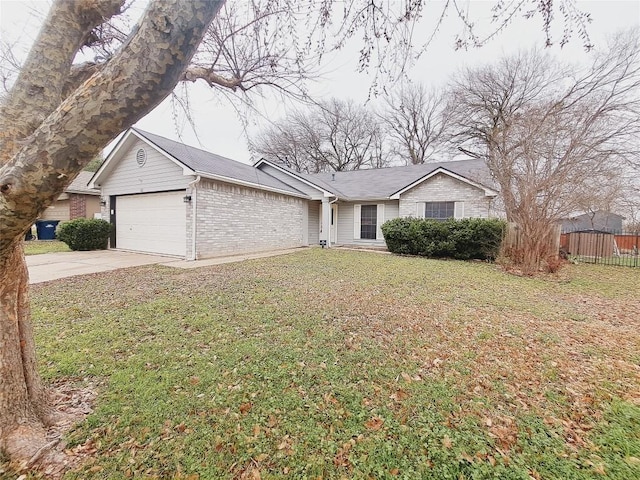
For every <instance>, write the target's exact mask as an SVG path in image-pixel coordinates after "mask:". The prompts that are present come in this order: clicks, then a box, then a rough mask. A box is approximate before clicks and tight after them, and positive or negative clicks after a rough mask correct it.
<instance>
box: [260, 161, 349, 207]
mask: <svg viewBox="0 0 640 480" xmlns="http://www.w3.org/2000/svg"><path fill="white" fill-rule="evenodd" d="M263 163H265V164H267V165H269V166H270V167H273V168H275V169H276V170H280V171H281V172H282V173H284V174H286V175H289V176H290V177H293V178H295V179H296V180H298V181H300V182H302V183H304V184H305V185H308V186H310V187H312V188H315V189H316V190H318V191H319V192H321V193H322V195H323V196H324V197H337V195H336V194H335V193H334V192H331V191H328V190H325V189H324V188H322V187H320V186H318V185H316V184H315V183H313V182H310V181H309V180H307V179H306V178H302V177H301V176H300V175H296V174H295V173H293V172H290V171H288V170H286V169H284V168H282V167H281V166H280V165H278V164H277V163H274V162H271V161H269V160H267V159H266V158H261V159H260V160H258V161H257V162H256V163H254V164H253V166H254V167H255V168H258V167H259V166H260V165H261V164H263Z"/></svg>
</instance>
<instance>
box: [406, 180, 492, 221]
mask: <svg viewBox="0 0 640 480" xmlns="http://www.w3.org/2000/svg"><path fill="white" fill-rule="evenodd" d="M424 202H456V218H463V217H464V218H487V217H489V214H490V207H491V198H490V197H487V196H486V195H485V194H484V190H482V189H480V188H477V187H474V186H473V185H469V184H468V183H465V182H463V181H461V180H457V179H455V178H452V177H450V176H449V175H446V174H444V173H439V174H437V175H435V176H433V177H431V178H430V179H428V180H425V181H424V182H422V183H421V184H420V185H417V186H415V187H414V188H412V189H411V190H408V191H406V192H405V193H403V194H402V195H401V196H400V207H399V208H400V215H401V216H403V217H416V216H419V217H423V216H424V207H422V214H421V215H419V211H418V210H419V209H420V208H421V206H420V205H418V204H419V203H421V204H422V205H424Z"/></svg>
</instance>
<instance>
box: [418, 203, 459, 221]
mask: <svg viewBox="0 0 640 480" xmlns="http://www.w3.org/2000/svg"><path fill="white" fill-rule="evenodd" d="M455 206H456V202H427V203H425V204H424V218H431V219H433V220H446V219H448V218H453V217H454V213H455Z"/></svg>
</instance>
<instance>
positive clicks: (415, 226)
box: [382, 218, 505, 260]
mask: <svg viewBox="0 0 640 480" xmlns="http://www.w3.org/2000/svg"><path fill="white" fill-rule="evenodd" d="M504 227H505V223H504V222H503V221H501V220H495V219H491V220H489V219H478V218H466V219H463V220H454V219H450V220H445V221H443V222H441V221H437V220H430V219H420V218H394V219H393V220H389V221H388V222H385V223H384V224H383V225H382V233H383V234H384V239H385V242H386V243H387V248H388V249H389V251H391V252H393V253H399V254H408V255H421V256H426V257H436V258H442V257H447V258H455V259H459V260H470V259H480V260H486V259H494V258H495V257H496V256H497V255H498V251H499V250H500V244H501V242H502V235H503V231H504Z"/></svg>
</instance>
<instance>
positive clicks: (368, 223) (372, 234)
mask: <svg viewBox="0 0 640 480" xmlns="http://www.w3.org/2000/svg"><path fill="white" fill-rule="evenodd" d="M377 221H378V208H377V205H362V207H361V209H360V238H363V239H369V240H375V239H376V231H377V227H378V225H377Z"/></svg>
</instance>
